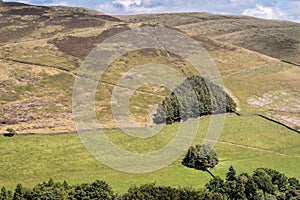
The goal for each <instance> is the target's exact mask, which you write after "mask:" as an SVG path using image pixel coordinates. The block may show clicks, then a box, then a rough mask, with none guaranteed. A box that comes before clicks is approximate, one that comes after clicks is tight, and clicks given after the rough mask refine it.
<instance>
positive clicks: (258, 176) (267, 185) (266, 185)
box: [252, 169, 276, 194]
mask: <svg viewBox="0 0 300 200" xmlns="http://www.w3.org/2000/svg"><path fill="white" fill-rule="evenodd" d="M252 177H253V180H254V182H255V183H256V185H257V186H258V188H259V189H261V190H262V191H264V192H265V193H268V194H275V191H276V187H275V185H273V183H272V177H271V176H270V175H269V174H268V173H267V172H265V171H264V170H263V169H257V170H255V171H254V173H253V176H252Z"/></svg>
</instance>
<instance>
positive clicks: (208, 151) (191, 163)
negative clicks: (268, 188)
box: [182, 144, 219, 177]
mask: <svg viewBox="0 0 300 200" xmlns="http://www.w3.org/2000/svg"><path fill="white" fill-rule="evenodd" d="M218 162H219V160H218V157H217V154H216V152H214V151H213V149H212V148H211V147H210V146H209V145H206V144H204V145H202V146H201V145H196V146H191V147H190V148H189V150H188V152H187V154H186V155H185V157H184V159H183V160H182V164H183V165H184V166H186V167H189V168H194V169H197V170H202V171H206V172H208V173H209V174H210V175H211V176H213V177H214V175H213V174H212V173H211V172H210V171H209V170H210V169H211V168H213V167H215V166H216V165H217V164H218Z"/></svg>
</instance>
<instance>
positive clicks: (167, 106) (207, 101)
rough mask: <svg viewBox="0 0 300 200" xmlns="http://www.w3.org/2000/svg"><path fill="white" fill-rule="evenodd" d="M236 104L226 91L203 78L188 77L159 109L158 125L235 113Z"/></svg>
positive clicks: (156, 121)
mask: <svg viewBox="0 0 300 200" xmlns="http://www.w3.org/2000/svg"><path fill="white" fill-rule="evenodd" d="M235 107H236V104H235V103H234V101H233V100H232V98H231V97H230V96H229V95H228V94H227V93H226V92H225V91H224V89H223V88H222V87H221V86H219V85H216V84H215V83H213V82H212V81H210V80H208V79H207V78H203V77H201V76H197V75H194V76H191V77H188V78H187V79H186V80H185V81H183V83H181V84H180V85H179V86H178V87H176V88H175V89H174V91H172V93H171V94H170V95H169V96H167V97H166V98H165V99H164V100H163V101H162V103H161V104H159V106H158V107H157V110H156V114H154V118H153V121H154V122H155V123H157V124H160V123H167V124H172V123H175V122H180V121H181V120H183V121H185V120H187V119H189V118H197V117H199V116H202V115H210V114H219V113H226V112H234V111H235Z"/></svg>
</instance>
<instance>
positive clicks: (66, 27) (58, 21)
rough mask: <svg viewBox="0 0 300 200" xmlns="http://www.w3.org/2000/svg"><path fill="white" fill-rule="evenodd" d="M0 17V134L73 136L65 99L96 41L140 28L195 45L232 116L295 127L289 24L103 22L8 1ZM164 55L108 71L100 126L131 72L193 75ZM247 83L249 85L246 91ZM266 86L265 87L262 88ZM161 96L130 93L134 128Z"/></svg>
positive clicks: (190, 16)
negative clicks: (156, 68) (235, 109)
mask: <svg viewBox="0 0 300 200" xmlns="http://www.w3.org/2000/svg"><path fill="white" fill-rule="evenodd" d="M0 12H1V22H0V26H1V36H2V37H1V39H0V64H1V66H2V67H1V68H0V71H1V73H0V74H1V75H0V76H1V83H0V84H1V86H2V87H1V90H0V97H1V102H0V116H1V118H0V122H1V126H0V131H2V132H3V131H4V130H5V129H6V128H8V127H11V128H14V129H16V130H17V132H19V133H57V132H70V131H74V124H73V120H72V109H71V94H72V87H73V83H74V80H75V77H76V73H77V70H78V68H79V66H80V65H81V63H82V62H83V61H84V58H85V57H86V56H87V55H88V53H89V52H90V51H91V50H92V49H93V48H94V47H95V46H96V44H98V43H100V42H101V41H103V40H104V39H106V38H109V37H110V36H112V35H114V34H117V33H119V32H122V31H124V30H128V29H130V28H134V27H139V26H145V25H147V24H150V25H153V24H158V25H159V26H165V27H172V29H177V30H178V31H183V32H186V33H187V34H189V35H190V36H192V37H193V38H194V39H196V40H197V41H199V43H200V44H201V45H202V46H203V47H204V48H205V49H206V50H207V51H208V52H209V54H210V55H211V57H212V58H213V59H214V62H215V63H216V65H217V67H218V68H219V70H220V73H221V74H222V76H223V78H224V80H225V86H226V88H227V90H228V91H229V92H230V91H231V93H232V96H233V98H234V99H235V100H236V102H237V103H238V105H239V109H240V112H242V113H244V114H249V113H261V114H266V115H268V116H269V117H272V118H273V119H276V120H279V121H281V122H284V123H286V124H288V125H289V126H292V127H294V128H297V127H298V128H299V107H298V106H297V105H299V102H298V99H299V98H298V94H299V81H297V80H298V79H297V77H298V76H297V74H299V68H298V67H296V66H294V65H291V64H287V63H284V62H281V61H280V60H281V59H285V60H289V61H291V62H298V61H297V58H299V56H298V55H299V49H297V48H298V47H297V43H298V40H299V38H298V37H296V35H297V33H298V32H297V31H299V30H300V28H299V27H300V26H299V24H297V23H293V22H287V21H273V20H272V21H270V20H262V19H255V18H252V17H246V16H228V15H213V14H208V13H180V14H158V15H135V16H109V15H105V14H103V13H100V12H97V11H92V10H88V9H85V8H74V7H72V8H71V7H61V6H58V7H46V6H32V5H27V4H21V3H8V2H4V3H2V5H1V7H0ZM174 15H176V20H174V19H175V18H174ZM291 30H292V31H291ZM270 34H273V35H272V36H270ZM279 35H281V36H280V37H279ZM266 37H267V39H266ZM272 38H275V39H272ZM278 40H280V41H281V40H282V41H281V43H280V41H279V42H278ZM285 41H289V42H287V43H285ZM285 44H286V45H285ZM288 44H289V45H288ZM247 45H248V46H247ZM266 46H268V48H265V47H266ZM279 46H280V53H278V49H279ZM298 46H299V45H298ZM158 55H160V56H158ZM165 55H166V54H164V53H160V54H157V53H154V52H153V51H150V50H144V52H142V51H140V52H130V53H128V54H127V55H125V56H123V57H122V58H120V59H118V60H116V61H115V62H114V63H113V64H112V65H111V67H110V69H111V71H109V72H107V76H106V77H105V76H104V78H103V81H100V84H99V90H102V92H103V93H102V95H101V97H99V99H98V101H97V105H96V107H97V110H98V112H99V113H100V110H101V114H102V116H103V117H102V118H101V119H100V121H101V124H102V126H103V127H108V128H109V127H114V126H115V125H114V123H113V120H112V116H111V111H109V109H110V108H109V97H110V96H111V92H112V89H113V87H114V86H115V84H116V82H115V81H114V80H117V79H118V77H120V76H121V75H122V74H124V72H125V71H126V70H128V69H130V68H131V67H132V65H138V64H146V63H148V62H149V61H151V62H153V61H155V62H158V63H168V64H171V65H172V66H173V67H175V68H178V66H181V68H182V69H183V70H184V71H185V72H184V73H187V74H193V72H192V71H190V69H191V66H190V65H189V64H188V63H185V62H184V61H183V60H181V59H180V58H178V57H176V56H175V55H174V56H173V57H171V58H170V57H168V56H165ZM124 61H125V62H124ZM182 69H181V70H182ZM249 77H251V78H249ZM273 77H277V78H276V79H275V80H276V81H273V79H274V78H273ZM265 79H266V80H265ZM250 80H251V81H255V82H256V83H255V84H249V82H250ZM271 80H272V82H270V81H271ZM266 81H269V82H270V84H264V83H265V82H266ZM241 85H243V87H246V88H247V91H246V90H244V89H243V88H240V86H241ZM258 85H260V86H259V87H258ZM145 87H146V88H142V89H141V90H148V91H154V90H153V87H154V86H145ZM162 93H164V94H166V91H165V92H162ZM162 93H161V92H160V93H154V94H152V95H151V94H146V93H142V92H140V91H136V92H135V94H134V96H133V98H132V100H133V103H132V109H131V111H132V112H133V113H132V116H133V118H134V119H135V120H136V121H137V123H144V119H145V117H146V118H147V113H148V112H149V110H150V109H151V106H150V104H154V103H158V102H160V101H161V99H162V98H160V95H161V94H162ZM147 95H148V96H147ZM149 95H150V96H151V97H152V98H149V97H150V96H149ZM141 99H143V102H140V100H141ZM149 99H151V100H149ZM275 99H276V101H275ZM285 101H289V102H290V103H289V104H288V105H287V104H285V103H284V102H285ZM147 123H151V122H150V121H149V122H147Z"/></svg>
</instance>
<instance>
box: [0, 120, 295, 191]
mask: <svg viewBox="0 0 300 200" xmlns="http://www.w3.org/2000/svg"><path fill="white" fill-rule="evenodd" d="M195 122H196V121H195ZM209 122H210V118H202V119H200V126H199V129H198V133H197V136H196V138H195V139H194V142H193V143H194V144H196V143H202V141H203V138H204V136H205V134H206V131H207V128H208V126H209ZM178 126H179V124H176V125H172V126H166V127H164V128H163V130H162V132H161V133H160V134H157V135H155V136H153V137H151V138H148V139H138V138H133V137H130V136H128V135H126V134H124V133H122V132H121V131H117V130H110V131H106V132H105V134H106V135H107V136H108V138H109V139H110V140H111V141H112V142H113V143H114V144H115V145H117V146H118V147H120V148H122V149H125V150H129V151H132V152H142V153H145V152H150V151H155V150H158V149H160V148H161V147H163V146H165V145H166V144H167V143H169V142H170V141H171V140H172V139H173V138H174V137H175V133H176V130H177V128H178ZM299 139H300V135H299V134H298V133H295V132H292V131H290V130H288V129H286V128H284V127H282V126H279V125H277V124H275V123H272V122H269V121H267V120H264V119H262V118H259V117H238V116H235V115H228V116H227V117H226V120H225V126H224V129H223V132H222V134H221V137H220V138H219V141H218V142H217V144H216V145H215V151H216V152H217V154H218V156H219V159H220V163H219V164H218V165H217V166H216V167H215V168H214V169H213V170H212V172H213V173H214V174H216V175H220V176H224V175H225V173H226V171H227V169H228V168H229V166H230V165H234V167H235V168H236V169H237V171H238V173H241V172H249V173H251V171H253V170H254V169H255V168H257V167H269V168H274V169H276V170H279V171H282V172H284V173H286V174H287V175H288V176H293V177H296V178H298V179H299V178H300V176H299V174H300V173H299V168H298V166H299V164H300V157H299V155H300V148H299V146H300V140H299ZM0 144H1V149H0V155H1V156H0V187H1V186H2V185H5V186H7V187H9V188H13V187H14V186H15V185H16V183H18V182H22V183H23V184H24V185H25V186H28V187H29V186H34V185H35V184H37V183H38V182H41V181H46V180H48V179H49V177H52V178H54V179H55V180H67V181H68V182H69V183H71V184H76V183H80V182H91V181H93V180H95V179H103V180H105V181H107V182H108V183H109V184H111V186H112V187H113V188H114V190H115V191H117V192H124V191H126V190H127V189H128V188H129V187H130V185H131V184H143V183H148V182H157V183H158V184H164V185H170V186H179V185H180V186H193V187H203V186H204V184H205V183H206V182H207V181H209V179H210V176H209V175H208V174H207V173H204V172H202V171H196V170H193V169H188V168H185V167H183V166H182V165H181V163H180V162H181V160H182V157H181V158H179V159H178V160H177V161H175V162H174V163H172V164H171V165H170V166H168V167H165V168H163V169H161V170H158V171H154V172H150V173H142V174H130V173H124V172H118V171H115V170H113V169H111V168H109V167H107V166H105V165H103V164H101V163H100V162H99V161H97V160H96V159H95V158H94V157H92V156H91V154H90V153H89V152H88V151H87V150H86V148H85V147H84V145H83V144H82V143H81V141H80V139H79V137H78V135H76V134H70V135H58V136H19V137H13V138H5V137H0Z"/></svg>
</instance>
